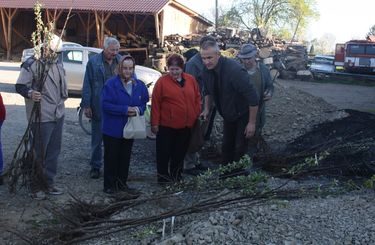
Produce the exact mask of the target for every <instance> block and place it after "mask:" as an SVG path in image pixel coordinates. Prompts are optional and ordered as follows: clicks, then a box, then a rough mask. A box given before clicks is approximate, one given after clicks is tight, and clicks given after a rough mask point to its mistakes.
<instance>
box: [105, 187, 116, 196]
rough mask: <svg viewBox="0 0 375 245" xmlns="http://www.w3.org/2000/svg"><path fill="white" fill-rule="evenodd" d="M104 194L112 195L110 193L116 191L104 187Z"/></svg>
mask: <svg viewBox="0 0 375 245" xmlns="http://www.w3.org/2000/svg"><path fill="white" fill-rule="evenodd" d="M103 191H104V193H105V194H109V195H112V194H115V193H116V191H115V190H114V189H112V188H106V189H104V190H103Z"/></svg>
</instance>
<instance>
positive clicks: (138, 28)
mask: <svg viewBox="0 0 375 245" xmlns="http://www.w3.org/2000/svg"><path fill="white" fill-rule="evenodd" d="M148 17H149V15H145V17H144V19H143V20H142V22H141V24H139V26H138V27H137V30H136V31H135V32H136V33H137V32H138V31H139V30H140V29H141V28H142V27H143V25H144V24H145V22H146V20H147V19H148Z"/></svg>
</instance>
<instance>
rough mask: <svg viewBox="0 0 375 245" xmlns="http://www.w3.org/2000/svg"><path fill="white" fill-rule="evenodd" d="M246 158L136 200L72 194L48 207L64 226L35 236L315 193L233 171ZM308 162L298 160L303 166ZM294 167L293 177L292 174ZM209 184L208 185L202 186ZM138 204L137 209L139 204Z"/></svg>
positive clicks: (100, 232) (47, 239) (89, 234)
mask: <svg viewBox="0 0 375 245" xmlns="http://www.w3.org/2000/svg"><path fill="white" fill-rule="evenodd" d="M251 165H252V162H251V160H250V158H249V157H247V156H245V157H243V158H242V159H241V160H240V161H239V162H236V163H233V164H229V165H226V166H222V167H220V168H218V169H215V170H208V171H206V172H205V173H204V174H202V175H200V176H197V177H195V178H193V179H192V180H190V181H187V182H183V183H180V184H175V185H171V186H169V187H167V188H166V189H165V191H164V192H161V193H158V194H155V195H152V196H149V197H146V196H145V197H143V198H139V199H134V197H132V196H129V195H120V196H114V198H113V201H112V202H111V203H109V204H108V203H107V204H104V203H93V202H88V201H83V200H80V199H79V198H77V197H75V196H73V195H72V198H73V200H72V201H71V202H70V205H69V207H68V208H65V209H58V208H53V209H50V211H51V212H52V213H53V214H55V216H57V217H58V218H59V220H61V221H62V222H63V223H64V225H63V226H61V225H60V226H59V228H58V229H55V230H54V231H52V230H49V231H48V232H47V233H46V235H44V236H43V237H42V239H40V238H39V240H36V241H37V242H38V243H48V244H75V243H79V242H84V241H88V240H91V239H95V238H101V237H103V236H107V235H111V234H114V233H118V232H122V231H127V230H131V229H134V228H136V227H139V226H142V225H150V224H152V223H155V222H159V221H163V220H165V219H168V218H172V219H174V218H173V217H179V216H185V215H191V214H197V213H206V212H212V211H223V210H229V209H233V208H235V209H239V208H247V207H249V206H254V205H259V204H262V203H265V202H267V201H268V200H270V198H274V199H275V198H276V199H283V200H285V199H289V200H290V199H295V198H301V197H305V196H308V195H311V194H317V192H318V190H317V188H316V187H306V188H303V189H297V188H295V189H290V188H286V186H287V184H288V182H289V181H285V182H284V183H282V184H280V185H278V186H274V187H271V186H269V185H268V183H269V180H270V179H271V178H273V177H274V176H270V175H267V174H264V173H262V172H257V171H256V172H252V173H251V174H247V175H245V174H239V173H240V172H239V171H240V170H242V169H244V168H249V167H251ZM307 167H308V166H305V165H304V168H307ZM298 174H299V173H298V172H296V173H295V174H294V176H298ZM207 187H209V188H207ZM330 188H331V186H329V185H328V184H327V185H326V186H320V188H319V193H320V194H322V193H323V190H327V192H326V193H325V194H330ZM163 202H164V203H165V202H166V203H168V205H167V206H166V207H163V208H162V209H157V206H158V205H159V206H160V205H161V203H163ZM145 206H146V207H149V206H152V207H153V208H152V209H149V208H148V210H150V212H151V213H148V214H147V213H145V212H144V211H142V210H144V207H145ZM142 207H143V209H142ZM137 208H139V209H140V211H138V212H135V213H140V212H141V213H142V214H143V215H142V216H141V217H139V216H138V215H136V216H135V217H131V215H129V214H126V217H127V218H119V217H118V216H117V217H116V219H111V216H112V215H114V214H118V213H121V212H125V213H127V212H129V213H131V212H132V211H134V210H135V211H136V210H137ZM16 234H17V235H18V236H19V237H21V238H22V239H23V240H25V241H27V242H29V241H32V240H33V239H31V238H28V237H26V236H25V235H21V234H19V233H16ZM30 244H33V243H30Z"/></svg>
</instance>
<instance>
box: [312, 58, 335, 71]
mask: <svg viewBox="0 0 375 245" xmlns="http://www.w3.org/2000/svg"><path fill="white" fill-rule="evenodd" d="M334 61H335V57H333V56H329V55H315V57H314V59H313V60H312V62H311V65H310V71H311V72H313V73H314V72H323V73H324V72H326V73H331V72H334V71H335V65H334Z"/></svg>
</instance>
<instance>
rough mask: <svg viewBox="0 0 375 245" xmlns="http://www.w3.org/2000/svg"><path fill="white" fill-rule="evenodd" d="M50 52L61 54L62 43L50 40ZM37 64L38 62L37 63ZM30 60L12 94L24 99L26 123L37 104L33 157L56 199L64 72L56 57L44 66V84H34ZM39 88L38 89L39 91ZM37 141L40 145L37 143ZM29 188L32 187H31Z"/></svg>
mask: <svg viewBox="0 0 375 245" xmlns="http://www.w3.org/2000/svg"><path fill="white" fill-rule="evenodd" d="M50 48H51V49H52V50H53V51H54V52H60V51H61V50H62V41H61V39H60V38H59V37H57V36H54V37H53V39H52V41H51V42H50ZM38 62H39V61H38ZM38 62H36V61H35V59H34V57H30V58H29V59H27V60H26V61H25V62H24V63H23V64H22V66H21V71H20V75H19V77H18V80H17V83H16V91H17V92H18V93H19V94H21V95H22V96H23V97H25V104H26V113H27V118H28V120H34V119H33V118H31V111H32V108H33V106H34V103H36V102H38V103H40V112H41V114H40V124H39V123H35V122H34V123H33V124H32V125H31V127H32V131H33V136H34V137H35V139H36V143H35V145H34V147H35V153H36V157H37V161H39V162H42V163H43V171H44V176H45V178H46V180H47V184H48V190H47V194H50V195H60V194H62V191H61V190H59V189H58V188H56V186H55V185H54V177H55V175H56V173H57V161H58V157H59V154H60V151H61V141H62V129H63V124H64V115H65V105H64V101H65V100H66V99H67V98H68V89H67V84H66V80H65V71H64V68H63V65H62V63H61V62H60V61H59V59H58V57H57V56H56V58H55V59H54V60H50V61H47V62H45V61H41V62H44V66H45V68H46V71H47V75H46V79H45V81H44V84H42V83H41V81H38V79H37V76H38V67H37V66H38V65H39V64H40V63H38ZM39 85H42V88H40V87H39ZM39 139H40V141H41V142H40V143H39V141H38V140H39ZM31 184H32V185H33V183H31ZM31 191H32V197H33V198H36V199H43V198H44V197H45V194H44V192H42V191H41V190H39V189H34V188H33V186H32V190H31Z"/></svg>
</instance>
